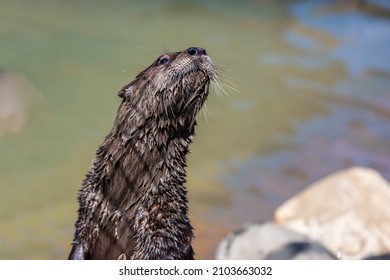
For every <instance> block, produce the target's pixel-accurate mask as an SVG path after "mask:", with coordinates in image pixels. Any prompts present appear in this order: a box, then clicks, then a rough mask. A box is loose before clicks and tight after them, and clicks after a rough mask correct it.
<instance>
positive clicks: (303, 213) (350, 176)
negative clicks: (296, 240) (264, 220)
mask: <svg viewBox="0 0 390 280" xmlns="http://www.w3.org/2000/svg"><path fill="white" fill-rule="evenodd" d="M275 221H276V222H277V223H279V224H281V225H284V226H286V227H288V228H290V229H292V230H294V231H296V232H299V233H302V234H304V235H307V236H309V237H310V238H311V239H313V240H315V241H318V242H320V243H321V244H324V245H325V246H326V247H327V248H329V250H330V251H331V252H332V253H333V254H335V255H336V256H338V257H339V258H342V259H362V258H365V259H378V258H381V259H383V258H388V257H389V256H390V254H389V253H390V234H389V233H390V185H389V183H387V182H386V181H385V180H384V179H383V178H382V177H381V176H380V174H379V173H378V172H376V171H375V170H372V169H367V168H360V167H355V168H351V169H348V170H344V171H340V172H337V173H335V174H332V175H330V176H327V177H325V178H324V179H322V180H320V181H318V182H316V183H314V184H312V185H311V186H309V187H308V188H307V189H305V190H304V191H302V192H301V193H299V194H297V195H296V196H294V197H293V198H291V199H290V200H288V201H286V202H285V203H284V204H283V205H281V206H280V207H279V208H278V209H277V210H276V212H275Z"/></svg>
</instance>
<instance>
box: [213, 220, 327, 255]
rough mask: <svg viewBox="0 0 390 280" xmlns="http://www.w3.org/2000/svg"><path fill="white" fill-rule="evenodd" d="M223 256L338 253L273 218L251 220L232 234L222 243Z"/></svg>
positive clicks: (219, 250)
mask: <svg viewBox="0 0 390 280" xmlns="http://www.w3.org/2000/svg"><path fill="white" fill-rule="evenodd" d="M215 257H216V259H219V260H229V259H230V260H244V259H245V260H259V259H261V260H266V259H268V260H291V259H295V260H308V259H319V260H329V259H335V257H334V256H333V255H332V254H331V253H329V251H328V250H327V249H325V248H324V247H323V246H322V245H320V244H318V243H315V242H313V241H311V240H309V239H308V238H307V237H305V236H304V235H301V234H298V233H296V232H293V231H291V230H289V229H286V228H284V227H282V226H279V225H276V224H274V223H272V222H267V223H263V224H250V225H247V226H244V227H243V228H242V229H240V230H238V231H236V232H233V233H231V234H229V235H228V236H227V237H226V238H225V239H224V240H222V242H221V243H220V244H219V245H218V248H217V251H216V256H215Z"/></svg>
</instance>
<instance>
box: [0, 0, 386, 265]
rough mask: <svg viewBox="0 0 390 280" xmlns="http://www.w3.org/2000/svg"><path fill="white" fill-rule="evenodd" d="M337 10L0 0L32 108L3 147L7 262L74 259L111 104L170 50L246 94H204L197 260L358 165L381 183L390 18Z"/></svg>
mask: <svg viewBox="0 0 390 280" xmlns="http://www.w3.org/2000/svg"><path fill="white" fill-rule="evenodd" d="M208 2H212V3H208ZM275 2H276V3H275ZM369 2H372V1H369ZM374 2H375V1H374ZM376 2H378V1H376ZM379 2H380V1H379ZM337 3H338V2H330V1H319V2H317V1H301V2H298V1H297V2H290V1H240V4H237V3H235V1H197V2H187V1H158V2H157V1H156V2H152V1H114V2H113V3H108V2H106V1H89V2H88V1H84V2H83V4H81V3H78V2H73V1H72V2H70V1H49V0H47V1H43V0H40V1H27V0H26V1H2V2H1V4H0V68H1V69H2V70H3V71H4V72H8V73H15V74H16V75H20V77H24V79H27V81H29V83H30V86H29V87H28V88H30V89H31V88H33V90H31V91H29V93H28V94H30V95H34V99H35V100H38V101H36V102H31V104H30V110H28V112H27V113H26V117H25V122H24V124H23V125H20V129H19V130H18V131H19V132H16V133H11V132H10V133H7V134H6V135H3V136H1V138H0V192H1V195H0V207H1V211H0V258H3V259H8V258H12V259H64V258H66V257H67V255H68V252H69V249H70V245H69V243H70V241H71V240H72V236H73V230H74V228H73V227H74V226H73V224H74V222H75V220H76V216H77V213H76V210H77V203H76V195H77V191H78V189H79V188H80V182H81V180H82V179H83V176H84V175H85V173H86V171H87V169H88V168H89V165H90V162H91V160H92V158H93V157H94V150H95V149H96V147H97V146H98V145H99V144H100V143H101V142H102V141H103V138H104V136H105V135H106V134H107V133H108V131H109V130H110V128H111V125H112V122H113V119H114V116H115V113H116V109H117V107H118V105H119V98H118V97H117V96H116V93H117V91H118V90H119V89H120V88H121V86H122V85H124V84H125V83H126V82H128V81H130V80H131V79H132V78H133V77H134V76H135V75H136V74H137V73H138V72H139V71H141V70H143V69H144V68H145V67H146V66H148V65H149V64H150V63H151V62H152V61H154V59H155V58H156V57H157V56H158V55H159V54H160V53H161V52H163V51H164V50H165V49H168V50H172V51H176V50H182V49H185V48H187V47H190V46H202V47H204V48H206V49H207V51H208V53H209V54H210V56H211V57H212V58H213V60H214V61H215V63H216V64H217V65H219V66H220V67H221V68H222V69H224V73H223V77H222V78H223V79H224V80H225V81H226V82H225V83H226V85H229V84H230V83H229V82H228V81H230V82H231V83H233V84H235V85H236V88H237V89H238V91H239V92H236V91H234V90H228V92H229V95H228V96H227V97H218V96H217V95H216V94H215V93H212V95H211V96H210V98H209V100H208V102H207V110H205V112H206V117H205V116H204V115H203V113H201V114H200V115H199V118H198V123H199V126H198V128H197V135H196V137H195V141H194V144H193V145H192V154H191V156H190V158H189V168H188V183H187V186H188V189H189V195H190V211H191V219H192V222H193V225H194V228H195V234H196V236H197V238H196V240H195V250H196V252H197V258H200V259H202V258H212V257H213V252H214V249H215V246H216V244H217V243H218V241H219V240H220V239H221V238H223V236H224V235H225V234H226V233H227V232H228V231H230V230H232V229H235V228H236V227H238V226H240V225H242V224H243V223H246V222H252V221H261V220H267V219H271V218H272V213H273V210H274V209H275V208H276V207H277V206H278V205H279V204H280V203H282V202H283V201H284V200H285V199H287V198H289V197H291V196H292V195H294V194H295V193H296V192H298V191H299V190H301V189H303V188H304V187H305V186H307V185H308V184H310V183H311V182H313V181H315V180H316V179H319V178H321V177H322V176H324V175H326V174H329V173H330V172H333V171H336V170H339V169H342V168H347V167H349V166H353V165H362V166H368V167H373V168H375V169H377V170H378V171H380V172H381V173H382V174H383V175H384V176H385V177H387V178H388V179H389V178H390V125H389V118H390V95H389V94H390V79H389V77H390V73H389V71H390V69H389V67H390V66H389V65H390V64H389V62H390V52H389V51H388V46H389V45H390V17H389V12H387V11H386V10H382V9H372V8H371V7H368V6H354V5H353V4H351V3H352V2H349V4H348V5H347V4H337ZM20 88H23V89H24V88H26V87H24V86H23V87H20ZM226 88H227V87H226ZM227 89H228V88H227ZM23 91H24V90H23ZM0 97H1V96H0ZM0 108H1V107H0ZM0 116H1V114H0ZM0 128H1V126H0ZM0 135H2V134H1V133H0Z"/></svg>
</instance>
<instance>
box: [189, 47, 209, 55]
mask: <svg viewBox="0 0 390 280" xmlns="http://www.w3.org/2000/svg"><path fill="white" fill-rule="evenodd" d="M187 52H188V54H189V55H206V54H207V53H206V50H205V49H203V48H199V47H191V48H189V49H187Z"/></svg>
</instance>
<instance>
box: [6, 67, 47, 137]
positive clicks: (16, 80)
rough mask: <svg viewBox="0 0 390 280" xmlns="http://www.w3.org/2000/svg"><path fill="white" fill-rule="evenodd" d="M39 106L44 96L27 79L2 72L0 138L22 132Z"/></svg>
mask: <svg viewBox="0 0 390 280" xmlns="http://www.w3.org/2000/svg"><path fill="white" fill-rule="evenodd" d="M38 104H43V98H42V95H41V94H40V92H39V91H38V89H37V88H35V87H34V86H33V85H32V84H31V83H30V82H29V81H28V80H27V79H26V78H24V77H23V76H21V75H19V74H15V73H4V72H1V70H0V137H2V136H4V135H5V134H8V133H17V132H19V131H21V130H22V129H23V127H24V126H25V124H26V122H27V121H28V119H29V117H30V115H31V113H32V108H33V107H35V106H37V105H38Z"/></svg>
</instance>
